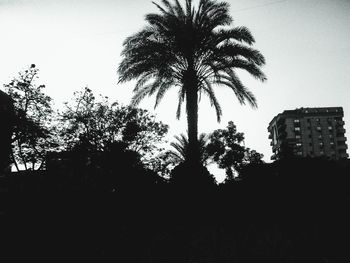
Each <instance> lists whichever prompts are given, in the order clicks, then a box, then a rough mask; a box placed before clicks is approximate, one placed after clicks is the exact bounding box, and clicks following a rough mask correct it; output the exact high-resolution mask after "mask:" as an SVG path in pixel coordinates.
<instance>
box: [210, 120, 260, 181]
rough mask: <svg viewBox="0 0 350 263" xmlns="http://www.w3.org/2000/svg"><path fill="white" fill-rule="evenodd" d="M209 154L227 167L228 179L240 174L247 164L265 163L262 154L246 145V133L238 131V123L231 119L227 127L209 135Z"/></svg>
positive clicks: (224, 167)
mask: <svg viewBox="0 0 350 263" xmlns="http://www.w3.org/2000/svg"><path fill="white" fill-rule="evenodd" d="M206 148H207V154H208V156H209V157H210V158H211V159H212V160H213V161H214V162H215V163H217V164H218V167H219V168H222V169H225V171H226V175H227V180H231V179H233V178H234V175H235V173H236V175H237V174H239V173H240V171H241V170H242V168H243V167H244V166H245V165H247V164H261V163H263V161H262V158H263V157H264V156H263V155H262V154H260V153H258V152H257V151H255V150H251V149H250V148H247V147H245V146H244V134H243V133H242V132H237V128H236V125H235V124H234V123H233V122H232V121H229V122H228V125H227V128H226V129H218V130H215V131H214V132H212V133H211V134H210V135H209V142H208V144H207V146H206Z"/></svg>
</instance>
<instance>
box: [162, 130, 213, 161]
mask: <svg viewBox="0 0 350 263" xmlns="http://www.w3.org/2000/svg"><path fill="white" fill-rule="evenodd" d="M174 137H175V139H176V141H175V142H172V143H170V145H171V146H172V147H173V149H171V150H169V151H168V152H169V154H170V156H171V157H172V159H173V161H174V162H175V163H183V162H185V161H186V160H188V158H189V157H188V156H187V154H188V147H189V143H188V138H187V136H186V135H185V134H180V136H177V135H176V136H174ZM208 143H209V140H208V136H207V135H206V134H205V133H201V134H200V135H199V138H198V150H199V161H200V163H201V164H202V165H204V166H206V165H207V164H208V163H209V159H210V156H209V154H208V151H207V144H208Z"/></svg>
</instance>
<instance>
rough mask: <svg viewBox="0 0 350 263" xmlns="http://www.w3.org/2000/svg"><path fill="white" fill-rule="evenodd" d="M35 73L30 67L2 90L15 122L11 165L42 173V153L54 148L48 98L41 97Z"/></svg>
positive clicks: (36, 73)
mask: <svg viewBox="0 0 350 263" xmlns="http://www.w3.org/2000/svg"><path fill="white" fill-rule="evenodd" d="M38 74H39V69H38V68H36V67H35V65H34V64H32V65H31V66H30V67H29V68H28V69H26V70H25V71H23V72H19V74H18V76H17V77H15V78H14V79H13V80H12V81H11V82H10V83H9V84H5V85H4V86H5V89H6V91H7V93H8V94H9V96H10V97H11V98H12V100H13V103H14V111H15V118H14V119H15V120H14V132H13V136H12V161H13V163H14V164H15V166H16V168H17V170H20V168H19V166H18V163H19V164H22V165H23V167H24V169H25V170H35V169H42V168H43V167H44V164H45V156H46V152H47V151H48V150H50V149H52V148H55V147H56V143H55V140H54V139H53V137H52V134H53V129H54V127H53V126H52V125H51V122H52V116H53V115H52V114H53V110H52V106H51V100H52V99H51V98H50V97H49V96H48V95H46V94H45V93H44V89H45V85H37V84H36V80H37V78H38Z"/></svg>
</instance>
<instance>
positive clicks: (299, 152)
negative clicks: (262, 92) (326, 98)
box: [268, 107, 348, 160]
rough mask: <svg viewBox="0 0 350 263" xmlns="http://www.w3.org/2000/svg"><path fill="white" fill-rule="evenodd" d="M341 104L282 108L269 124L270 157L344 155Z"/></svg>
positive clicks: (335, 156) (346, 155)
mask: <svg viewBox="0 0 350 263" xmlns="http://www.w3.org/2000/svg"><path fill="white" fill-rule="evenodd" d="M343 117H344V112H343V108H342V107H328V108H299V109H295V110H286V111H284V112H282V113H280V114H278V115H277V116H275V117H274V118H273V119H272V121H271V122H270V124H269V127H268V131H269V139H271V146H272V152H273V155H272V157H271V159H272V160H278V159H281V158H283V157H288V156H299V157H320V156H325V157H328V158H330V159H334V160H339V159H346V158H348V154H347V148H348V147H347V144H346V137H345V129H344V121H343Z"/></svg>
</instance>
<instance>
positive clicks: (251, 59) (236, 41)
mask: <svg viewBox="0 0 350 263" xmlns="http://www.w3.org/2000/svg"><path fill="white" fill-rule="evenodd" d="M154 4H155V5H156V6H157V8H158V9H159V13H151V14H147V15H146V17H145V20H146V22H147V26H145V27H144V28H143V29H142V30H141V31H140V32H138V33H136V34H134V35H132V36H130V37H128V38H127V39H126V40H125V41H124V43H123V45H124V49H123V51H122V57H123V60H122V62H121V63H120V65H119V68H118V73H119V76H120V77H119V82H125V81H129V80H132V79H137V83H136V86H135V88H134V93H135V94H134V96H133V99H132V104H133V105H134V106H135V105H137V104H138V103H139V102H140V101H141V100H142V99H143V98H144V97H145V96H147V95H149V96H150V95H153V94H155V95H156V101H155V107H156V106H157V105H158V104H159V102H160V101H161V99H162V98H163V96H164V94H165V92H166V91H167V90H168V89H170V88H172V87H177V88H179V92H178V99H179V102H178V108H177V113H176V116H177V118H179V117H180V112H181V105H182V103H183V101H185V100H186V113H187V124H188V140H189V147H188V154H187V156H188V157H189V158H190V160H189V161H195V162H198V161H199V152H198V138H197V135H198V100H199V98H200V95H201V94H202V93H203V94H205V95H207V96H208V97H209V99H210V102H211V105H212V106H214V107H215V110H216V115H217V120H218V121H220V117H221V115H222V112H221V107H220V104H219V103H218V101H217V99H216V96H215V93H214V89H213V88H214V86H216V85H224V86H227V87H229V88H230V89H232V90H233V92H234V93H235V95H236V96H237V98H238V101H239V102H240V103H241V104H245V103H246V102H248V103H249V104H250V105H251V106H253V107H256V106H257V104H256V99H255V97H254V95H253V94H252V93H251V92H250V91H249V90H248V89H247V88H246V87H245V86H244V85H243V84H242V82H241V81H240V79H239V77H238V76H237V74H236V72H235V69H242V70H245V71H247V72H248V73H250V75H252V76H253V77H255V78H256V79H258V80H261V81H264V80H266V77H265V75H264V73H263V72H262V71H261V66H263V65H264V64H265V59H264V57H263V55H262V54H261V53H260V52H259V51H257V50H256V49H253V48H252V47H251V45H252V44H253V43H254V42H255V40H254V38H253V36H252V34H251V33H250V31H249V30H248V29H247V28H246V27H228V26H230V25H231V23H232V18H231V16H230V14H229V5H228V4H227V3H225V2H217V1H215V0H200V1H199V4H198V6H197V8H195V7H193V4H192V0H186V2H185V6H184V7H183V6H182V5H181V4H180V3H179V1H178V0H174V1H173V2H172V3H171V2H170V1H168V0H162V4H163V5H162V6H161V5H159V4H156V3H154Z"/></svg>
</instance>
